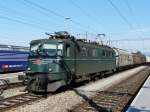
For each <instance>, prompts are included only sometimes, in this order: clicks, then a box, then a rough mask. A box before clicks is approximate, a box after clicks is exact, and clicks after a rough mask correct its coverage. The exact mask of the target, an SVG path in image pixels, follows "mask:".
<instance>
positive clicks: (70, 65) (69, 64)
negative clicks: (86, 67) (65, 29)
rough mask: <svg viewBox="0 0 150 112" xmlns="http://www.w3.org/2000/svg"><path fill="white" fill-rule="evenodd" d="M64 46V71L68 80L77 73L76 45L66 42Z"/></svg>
mask: <svg viewBox="0 0 150 112" xmlns="http://www.w3.org/2000/svg"><path fill="white" fill-rule="evenodd" d="M64 47H65V48H64V53H65V54H64V55H65V56H64V63H63V65H64V71H65V73H66V76H67V80H70V79H72V78H73V75H74V74H75V73H76V69H75V63H76V60H75V46H74V44H73V43H66V44H65V46H64Z"/></svg>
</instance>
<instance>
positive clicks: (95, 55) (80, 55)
mask: <svg viewBox="0 0 150 112" xmlns="http://www.w3.org/2000/svg"><path fill="white" fill-rule="evenodd" d="M28 60H29V64H28V68H27V70H26V71H25V73H26V76H25V77H24V76H19V79H20V80H26V81H27V83H28V84H27V90H28V91H32V92H47V91H48V92H49V91H50V92H53V91H56V90H57V89H58V88H60V87H62V86H64V85H68V84H71V83H73V82H76V81H80V80H83V79H86V78H94V77H97V76H103V75H105V74H106V73H110V72H116V71H117V70H119V69H122V68H124V67H125V68H126V67H132V66H137V65H140V64H144V63H146V57H145V56H144V55H143V54H142V53H140V52H138V53H129V52H127V51H125V50H122V49H118V48H111V47H109V46H106V45H100V44H98V43H96V42H91V41H86V40H83V39H76V38H75V37H74V36H71V35H69V34H68V33H67V32H56V33H55V34H54V35H50V37H49V39H38V40H33V41H31V43H30V54H29V59H28Z"/></svg>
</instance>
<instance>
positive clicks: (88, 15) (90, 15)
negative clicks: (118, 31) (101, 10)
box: [68, 0, 105, 27]
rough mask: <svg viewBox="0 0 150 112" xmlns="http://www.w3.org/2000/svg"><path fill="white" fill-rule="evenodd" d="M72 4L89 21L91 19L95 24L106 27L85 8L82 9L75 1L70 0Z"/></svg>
mask: <svg viewBox="0 0 150 112" xmlns="http://www.w3.org/2000/svg"><path fill="white" fill-rule="evenodd" d="M68 1H69V2H70V4H72V5H74V6H75V7H76V8H77V9H79V10H80V12H82V13H83V14H84V15H85V16H87V17H88V19H91V20H92V21H93V22H95V23H96V24H100V25H101V26H103V27H105V26H104V25H103V24H102V23H101V22H100V21H99V19H97V18H95V17H94V16H93V15H92V14H91V13H89V12H87V11H86V10H85V9H84V8H82V7H80V5H78V4H77V3H76V2H75V1H73V0H68Z"/></svg>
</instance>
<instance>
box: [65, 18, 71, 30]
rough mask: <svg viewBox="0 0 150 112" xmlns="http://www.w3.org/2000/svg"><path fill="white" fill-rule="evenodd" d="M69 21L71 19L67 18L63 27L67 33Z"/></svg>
mask: <svg viewBox="0 0 150 112" xmlns="http://www.w3.org/2000/svg"><path fill="white" fill-rule="evenodd" d="M70 20H71V18H69V17H66V18H65V27H66V28H65V30H66V31H68V32H70V31H69V21H70Z"/></svg>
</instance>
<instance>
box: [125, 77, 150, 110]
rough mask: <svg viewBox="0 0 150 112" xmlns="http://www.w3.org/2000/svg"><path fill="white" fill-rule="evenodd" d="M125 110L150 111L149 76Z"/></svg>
mask: <svg viewBox="0 0 150 112" xmlns="http://www.w3.org/2000/svg"><path fill="white" fill-rule="evenodd" d="M126 112H150V76H149V78H148V79H147V80H146V82H145V83H144V85H143V86H142V88H141V89H140V91H139V93H138V94H137V96H136V97H135V99H134V100H133V102H132V103H131V105H130V106H129V108H128V109H127V111H126Z"/></svg>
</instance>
